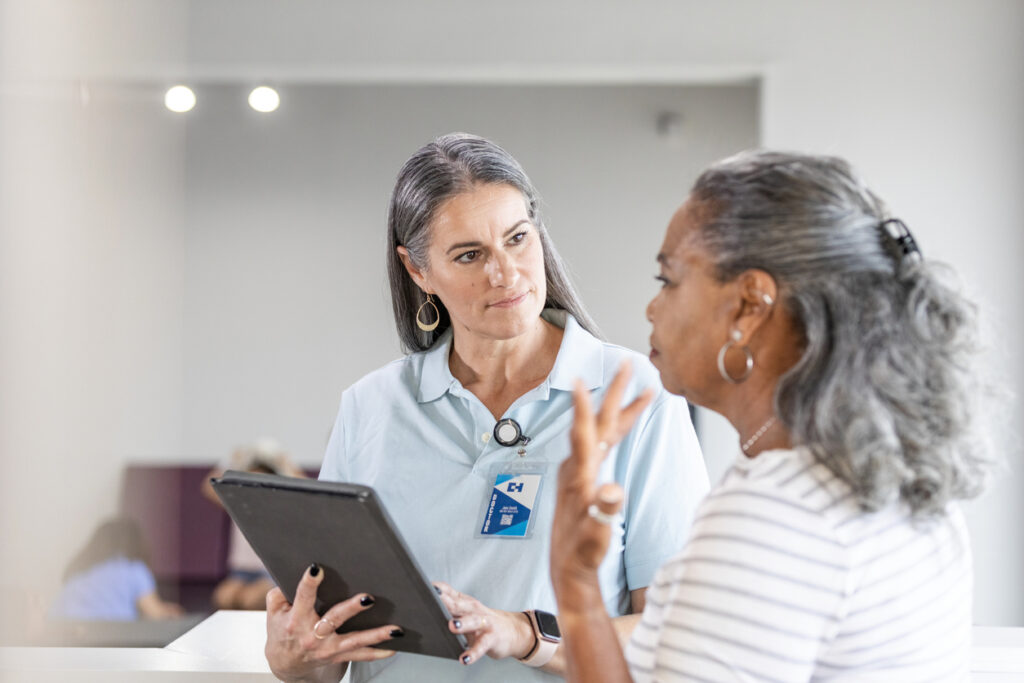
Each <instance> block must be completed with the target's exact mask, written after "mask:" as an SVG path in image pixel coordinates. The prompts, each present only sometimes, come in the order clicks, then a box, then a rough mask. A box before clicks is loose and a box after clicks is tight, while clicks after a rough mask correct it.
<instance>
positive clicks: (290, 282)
mask: <svg viewBox="0 0 1024 683" xmlns="http://www.w3.org/2000/svg"><path fill="white" fill-rule="evenodd" d="M282 95H283V97H284V102H285V105H284V107H282V109H281V110H280V111H279V112H278V113H276V114H274V115H273V116H261V115H258V114H255V113H254V112H251V111H250V112H247V111H246V110H245V109H244V108H243V106H242V103H243V101H244V96H245V92H244V90H242V89H240V88H237V87H216V86H207V87H204V88H202V89H201V90H200V96H201V97H202V101H203V111H202V112H201V113H200V112H197V116H195V117H194V118H193V119H191V120H190V122H189V128H188V144H187V148H188V154H187V166H186V176H187V192H186V198H187V210H186V229H185V244H186V260H185V278H184V281H185V292H186V296H185V318H184V334H185V369H186V370H185V378H186V379H185V394H184V404H185V408H184V410H185V423H184V444H183V445H184V449H183V455H184V456H185V457H190V458H192V457H194V458H199V459H205V460H207V461H208V460H210V459H211V458H218V457H222V455H223V454H225V453H227V452H228V451H229V449H230V448H231V447H232V446H233V445H234V444H236V443H238V442H240V441H244V440H246V439H251V438H253V437H255V436H258V435H259V434H261V433H269V434H272V435H274V436H275V437H277V438H278V439H280V440H281V441H283V442H284V443H285V444H286V445H287V446H289V447H290V448H291V450H292V452H293V453H294V454H295V455H296V456H297V457H298V458H300V460H301V461H302V462H303V463H305V464H307V465H309V466H313V467H315V466H316V465H317V464H318V463H319V462H320V460H321V458H322V456H323V450H324V445H325V443H326V439H327V436H328V431H329V429H330V426H331V425H332V424H333V421H334V415H335V412H336V410H337V404H338V400H339V398H340V395H341V391H342V390H343V389H344V388H345V387H346V386H348V385H349V384H351V383H352V382H354V381H355V380H356V379H358V378H359V377H360V376H362V375H363V374H365V373H366V372H369V371H370V370H372V369H374V368H376V367H379V366H381V365H383V364H384V363H386V362H388V361H390V360H393V359H394V358H397V357H399V355H400V349H399V345H398V341H397V338H396V335H395V331H394V330H395V327H394V319H393V317H392V312H391V300H390V296H389V294H388V292H387V280H386V274H385V266H384V243H385V242H384V236H385V225H386V217H387V202H388V197H389V194H390V192H391V187H392V185H393V184H394V178H395V175H396V174H397V172H398V169H399V168H400V167H401V165H402V163H404V161H405V159H406V158H407V157H408V156H409V155H410V154H411V153H412V152H413V151H415V150H416V149H417V148H418V147H419V146H420V145H422V144H424V143H425V142H427V141H429V140H431V139H433V138H434V137H435V136H437V135H439V134H442V133H446V132H450V131H452V130H468V131H473V132H477V133H480V134H483V135H486V136H488V137H491V138H492V139H494V140H496V141H498V142H500V143H501V144H503V145H505V146H506V147H507V148H508V149H509V150H510V151H511V152H512V153H513V154H514V155H515V156H516V157H517V158H518V159H519V160H520V162H521V163H522V164H523V165H524V167H525V168H526V170H527V172H528V173H529V174H530V176H531V178H532V180H533V181H534V183H535V184H536V186H537V187H538V188H539V190H540V192H541V194H542V199H543V210H544V212H545V216H546V220H547V224H548V227H549V229H550V231H551V233H552V236H553V238H554V239H555V241H556V244H557V245H558V246H559V249H560V251H561V252H562V253H563V255H564V256H565V258H566V259H567V260H568V261H569V262H570V265H571V266H572V267H573V269H574V270H575V272H576V274H577V275H578V282H579V284H580V287H581V293H582V294H583V297H584V300H585V301H586V302H587V303H588V305H589V306H590V308H591V312H592V314H593V315H594V317H595V319H596V320H597V322H598V324H599V325H600V326H601V327H602V329H603V331H604V332H605V334H606V335H607V336H608V338H609V339H611V340H612V341H615V342H617V343H621V344H626V345H628V346H632V347H634V348H638V349H641V350H646V349H647V347H648V346H647V337H648V334H649V329H648V324H647V322H646V320H645V319H644V313H643V311H644V307H645V306H646V304H647V301H648V300H649V299H650V297H651V296H652V295H653V293H654V292H655V290H656V287H655V284H656V283H655V282H654V280H653V275H654V273H655V265H654V255H655V254H656V253H657V250H658V247H659V246H660V244H661V239H662V236H663V232H664V227H665V225H666V224H667V222H668V218H669V217H670V215H671V213H672V211H673V210H674V207H675V206H676V205H677V204H678V203H680V202H681V201H682V199H683V198H684V197H685V194H686V190H687V188H688V187H689V185H690V184H692V182H693V179H694V178H695V177H696V175H697V173H698V172H699V170H700V169H701V168H702V167H703V166H704V165H706V164H707V163H710V162H711V161H713V160H714V159H717V158H720V157H722V156H723V155H726V154H730V153H733V152H735V151H737V150H740V149H744V148H747V147H750V146H752V145H754V144H755V143H756V138H757V126H758V124H757V88H756V87H755V86H753V85H746V86H732V87H692V88H684V87H654V86H647V87H632V88H628V87H571V88H570V87H556V86H550V87H549V86H541V87H514V86H501V87H478V86H445V87H438V86H433V87H407V86H392V87H373V86H348V87H325V86H292V87H286V88H282ZM662 111H675V112H678V113H680V114H682V115H683V116H685V121H686V122H685V125H684V128H683V131H682V134H681V135H680V138H679V140H678V141H676V142H677V144H670V141H669V140H666V139H665V138H663V137H659V135H658V133H657V132H656V129H655V121H656V119H657V116H658V114H659V112H662Z"/></svg>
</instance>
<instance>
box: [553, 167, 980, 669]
mask: <svg viewBox="0 0 1024 683" xmlns="http://www.w3.org/2000/svg"><path fill="white" fill-rule="evenodd" d="M657 260H658V262H659V264H660V266H661V272H660V274H659V276H658V278H657V279H658V280H660V281H661V282H662V289H661V291H660V292H659V293H658V294H657V296H655V298H654V299H653V300H652V301H651V303H650V305H649V307H648V310H647V315H648V319H649V320H650V321H651V323H652V325H653V331H652V334H651V346H652V350H651V357H652V359H653V362H654V364H655V366H656V367H657V368H658V370H659V371H660V373H661V378H662V381H663V382H664V384H665V387H666V388H667V389H668V390H669V391H671V392H673V393H676V394H681V395H683V396H686V397H687V398H689V399H690V400H692V401H694V402H696V403H698V404H700V405H704V406H706V407H708V408H710V409H712V410H715V411H717V412H720V413H722V414H723V415H724V416H726V417H727V418H728V419H729V420H730V422H731V423H732V424H733V425H734V426H735V428H736V430H737V431H738V432H739V434H740V439H741V446H740V449H741V451H742V453H741V454H740V455H739V457H738V459H737V462H736V463H735V465H734V466H733V467H732V469H731V470H730V471H729V472H728V473H727V475H726V477H725V478H724V479H723V481H722V482H721V484H720V485H719V486H718V488H717V489H715V490H714V491H713V492H712V493H711V494H710V495H709V496H708V498H707V499H706V500H705V501H704V502H703V503H702V504H701V507H700V508H699V510H698V516H697V521H696V523H695V525H694V528H693V530H692V533H691V537H690V540H689V542H688V544H687V546H686V548H685V550H684V551H683V552H682V553H681V554H679V555H678V556H677V557H675V558H673V559H672V560H671V561H670V562H668V563H667V564H666V565H664V566H663V567H662V568H661V570H660V571H659V573H658V575H657V576H656V578H655V581H654V583H653V584H652V585H651V587H650V590H649V591H648V594H647V606H646V609H645V611H644V613H643V617H642V619H641V621H640V624H639V626H638V627H637V628H636V630H635V631H634V633H633V636H632V639H631V641H630V643H629V645H628V647H627V648H626V651H625V655H623V653H622V651H621V650H620V649H619V647H618V643H617V641H616V637H615V634H614V632H613V631H612V629H611V628H610V626H609V625H608V621H607V619H606V618H605V617H604V616H603V615H602V614H601V613H600V609H599V607H600V604H601V602H600V597H599V595H600V593H599V586H598V584H597V582H596V581H595V579H594V576H595V575H594V569H595V567H596V566H597V562H598V561H599V559H600V557H601V555H602V553H603V552H604V550H605V548H606V545H607V542H608V538H609V528H608V526H607V525H606V524H605V522H607V521H608V520H609V519H611V515H614V514H615V513H616V512H617V511H618V510H619V508H620V507H621V504H622V491H621V489H619V488H618V487H617V486H615V485H604V486H597V485H596V484H595V481H594V473H595V472H596V470H597V468H598V467H600V463H601V461H602V458H603V457H604V453H605V450H604V448H602V446H603V445H606V444H610V443H614V440H615V439H616V438H617V437H618V435H619V434H620V433H623V432H624V431H625V430H626V429H628V426H629V425H630V424H631V421H632V414H633V413H635V412H636V411H637V410H638V409H640V408H642V406H643V402H642V401H640V402H635V403H633V404H631V406H630V407H629V408H628V409H627V410H626V411H623V410H622V409H621V408H620V403H619V399H620V395H619V393H618V389H619V386H620V384H619V382H618V381H615V382H613V385H612V388H611V389H610V390H609V392H608V394H607V396H606V398H605V401H604V405H602V406H601V408H600V410H599V411H598V412H597V413H596V414H595V412H594V411H593V410H592V409H591V407H590V405H591V402H590V398H589V396H588V395H587V394H586V392H583V391H578V392H577V393H576V395H575V396H574V398H575V402H576V418H575V422H574V426H573V431H572V449H573V454H572V456H571V457H570V458H569V459H568V460H566V462H565V463H564V464H563V465H562V468H561V472H560V477H559V492H558V511H557V513H556V520H555V529H554V531H553V533H552V537H553V538H552V558H551V564H552V577H553V580H554V584H555V592H556V595H557V596H558V606H559V611H560V618H561V624H562V631H563V635H564V638H565V644H564V647H565V648H566V650H567V654H568V658H569V672H570V676H569V678H570V679H571V680H578V681H587V682H588V683H594V682H599V681H625V680H630V677H631V676H632V679H633V680H636V681H650V680H658V681H669V680H701V681H737V680H743V681H753V680H765V681H807V680H819V679H828V680H844V681H845V680H857V681H865V680H872V681H874V680H877V681H894V680H899V681H954V680H955V681H960V680H965V679H967V678H968V677H969V654H970V652H969V650H970V628H971V583H972V578H971V576H972V575H971V554H970V546H969V543H968V538H967V531H966V528H965V526H964V521H963V518H962V516H961V513H960V511H959V509H958V506H957V504H956V501H957V500H959V499H965V498H970V497H972V496H974V495H976V494H977V493H978V492H979V491H980V490H981V488H982V484H983V481H984V479H985V474H986V470H987V469H988V466H989V464H990V463H989V460H988V457H987V455H986V450H985V448H984V447H983V444H984V439H983V438H980V437H979V434H978V433H977V432H978V431H980V430H977V429H975V417H976V415H977V414H978V408H977V407H976V404H977V399H978V398H979V397H980V395H981V392H980V387H979V385H978V384H977V380H976V375H975V374H974V373H973V372H972V365H971V362H970V361H971V355H972V352H973V350H974V346H975V341H974V311H973V308H972V307H971V305H969V304H968V303H967V302H965V301H964V299H963V298H961V296H960V295H959V294H958V293H956V292H955V291H954V290H953V289H951V288H950V287H949V286H947V285H946V284H944V283H943V282H942V280H941V279H940V278H939V276H938V275H939V274H938V272H937V268H936V267H935V264H932V263H931V262H929V261H927V260H924V259H923V258H922V256H921V251H920V249H919V248H918V246H917V244H916V242H915V241H914V238H913V237H912V236H911V233H910V231H909V230H908V229H907V227H906V226H905V225H904V224H903V222H902V221H900V220H898V219H896V218H893V217H892V216H891V215H890V214H889V213H888V211H887V210H886V208H885V207H884V206H883V204H882V202H881V201H880V200H879V199H878V198H877V197H876V196H875V195H874V194H872V193H871V192H870V191H869V190H868V189H867V188H866V187H865V186H864V185H863V183H862V182H861V181H860V180H859V179H858V178H857V176H856V175H854V173H853V171H852V170H851V169H850V167H849V166H848V165H847V164H846V163H845V162H844V161H842V160H840V159H836V158H831V157H816V156H803V155H795V154H779V153H772V152H755V153H745V154H741V155H739V156H736V157H733V158H730V159H726V160H725V161H722V162H720V163H718V164H715V165H714V166H712V167H711V168H709V169H708V170H707V171H705V172H704V173H703V175H701V176H700V178H699V179H698V180H697V182H696V184H695V185H694V187H693V190H692V192H691V194H690V197H689V199H688V200H687V201H686V202H685V203H684V204H683V205H682V207H681V208H680V209H679V210H678V211H677V212H676V214H675V216H674V217H673V218H672V221H671V223H670V224H669V227H668V231H667V234H666V236H665V240H664V243H663V246H662V248H661V252H660V253H659V254H658V259H657Z"/></svg>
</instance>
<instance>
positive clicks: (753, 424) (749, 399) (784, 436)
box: [722, 377, 792, 458]
mask: <svg viewBox="0 0 1024 683" xmlns="http://www.w3.org/2000/svg"><path fill="white" fill-rule="evenodd" d="M751 380H754V378H753V377H751ZM744 389H745V391H741V392H740V391H738V392H735V393H736V394H737V395H736V396H735V397H734V399H735V400H733V401H732V402H731V405H730V406H729V407H728V408H726V409H724V410H723V411H722V412H723V414H724V415H725V416H726V417H727V418H728V420H729V422H731V423H732V426H733V427H734V428H735V429H736V431H737V432H738V433H739V442H740V446H741V448H742V446H744V445H746V446H747V447H746V448H742V450H743V454H744V455H745V456H747V457H748V458H754V457H757V455H758V454H759V453H762V452H764V451H770V450H774V449H776V448H790V447H792V443H791V441H790V438H789V432H788V431H787V430H786V427H785V426H784V425H783V424H782V423H781V422H779V421H778V419H777V416H776V415H775V409H774V396H775V383H774V382H772V383H770V384H767V383H766V384H753V383H752V384H750V386H746V387H744ZM772 418H776V419H775V420H774V421H773V422H770V421H771V420H772ZM769 422H770V424H769ZM765 425H768V427H767V429H764V430H763V431H761V435H760V436H758V437H756V438H755V435H756V434H757V433H758V431H759V430H761V429H762V428H763V427H764V426H765ZM752 439H753V443H750V442H751V440H752ZM748 444H749V445H748Z"/></svg>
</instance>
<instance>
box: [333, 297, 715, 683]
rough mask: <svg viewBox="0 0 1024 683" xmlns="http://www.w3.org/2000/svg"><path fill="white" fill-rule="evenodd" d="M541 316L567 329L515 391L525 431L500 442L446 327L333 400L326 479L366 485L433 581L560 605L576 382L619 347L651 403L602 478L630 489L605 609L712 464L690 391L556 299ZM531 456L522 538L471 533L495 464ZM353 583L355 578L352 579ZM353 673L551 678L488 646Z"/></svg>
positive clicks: (683, 511)
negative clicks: (559, 483) (560, 540)
mask: <svg viewBox="0 0 1024 683" xmlns="http://www.w3.org/2000/svg"><path fill="white" fill-rule="evenodd" d="M543 315H544V318H545V319H546V320H548V321H549V322H552V323H553V324H556V325H558V326H559V327H562V328H564V330H565V334H564V335H563V337H562V344H561V347H560V348H559V351H558V356H557V358H556V359H555V364H554V367H553V368H552V370H551V374H550V375H549V376H548V378H547V379H546V380H545V381H544V382H543V383H542V384H541V385H540V386H538V387H536V388H535V389H533V390H531V391H529V392H527V393H526V394H525V395H523V396H521V397H520V398H519V399H518V400H516V402H515V403H513V404H512V406H511V407H510V408H509V409H508V410H507V411H506V413H505V415H504V416H503V417H511V418H513V419H515V420H516V421H517V422H518V423H519V424H520V425H521V426H522V430H523V433H524V434H525V435H526V436H528V437H530V439H531V441H530V443H529V444H528V445H526V446H525V447H524V450H525V451H526V454H525V455H522V456H521V455H520V454H519V452H518V451H519V448H518V447H506V446H502V445H501V444H499V443H498V442H497V441H496V440H495V439H494V438H493V437H492V436H491V435H492V432H493V430H494V425H495V423H496V420H495V419H494V416H493V415H491V413H490V412H489V411H488V410H487V408H486V407H485V406H484V404H483V403H482V402H481V401H480V400H479V399H478V398H477V397H476V396H475V395H474V394H472V393H470V392H469V391H467V390H466V389H465V388H463V386H462V384H461V383H460V382H459V381H458V380H456V379H455V377H453V376H452V373H451V371H450V370H449V367H448V355H449V351H450V349H451V342H452V333H451V330H449V331H448V332H446V333H445V334H444V335H442V337H441V338H440V339H438V341H437V342H436V343H435V344H434V346H433V347H431V348H430V349H429V350H428V351H425V352H422V353H414V354H411V355H409V356H406V357H405V358H402V359H400V360H397V361H394V362H392V363H390V364H388V365H386V366H384V367H383V368H380V369H379V370H376V371H374V372H372V373H370V374H369V375H367V376H366V377H364V378H362V379H361V380H359V381H358V382H356V383H355V384H354V385H352V386H351V387H349V389H347V390H346V391H345V392H344V394H343V395H342V398H341V407H340V409H339V411H338V419H337V421H336V422H335V425H334V431H333V433H332V435H331V440H330V443H329V444H328V446H327V455H326V457H325V458H324V463H323V467H322V469H321V471H320V478H321V479H324V480H329V481H347V482H354V483H358V484H366V485H369V486H372V487H373V488H374V489H375V490H376V491H377V493H378V494H379V495H380V497H381V499H382V501H383V503H384V505H385V507H386V508H387V510H388V512H389V513H390V515H391V517H392V519H393V520H394V522H395V524H396V525H397V526H398V528H399V530H400V532H401V534H402V536H403V538H404V539H405V541H406V543H407V544H408V546H409V547H410V548H411V550H412V552H413V554H414V555H415V557H416V559H417V561H418V562H419V564H420V566H421V567H423V570H424V572H426V574H427V577H428V579H430V580H433V581H438V580H439V581H445V582H447V583H449V584H451V585H452V586H453V587H455V588H456V589H457V590H459V591H462V592H464V593H467V594H469V595H472V596H474V597H476V598H477V599H479V600H480V601H481V602H483V603H484V604H485V605H488V606H490V607H494V608H497V609H503V610H511V611H521V610H526V609H542V610H546V611H549V612H556V611H557V610H556V605H555V596H554V592H553V590H552V588H551V580H550V576H549V567H548V549H549V546H550V543H551V536H550V534H551V521H552V515H553V513H554V509H555V492H556V478H557V476H558V465H559V464H560V463H561V461H562V460H563V459H564V458H565V457H567V456H568V454H569V428H570V426H571V425H572V414H573V411H572V394H571V392H572V388H573V384H574V382H575V381H576V379H577V378H580V379H582V380H583V382H584V383H585V385H586V386H587V387H588V388H589V389H590V391H591V392H592V396H593V399H594V401H595V404H597V403H599V402H600V401H601V400H602V398H603V396H604V393H605V391H606V389H607V385H608V384H609V383H610V382H611V379H612V378H613V377H614V376H615V372H616V370H617V369H618V367H619V365H620V363H621V362H622V361H623V360H624V359H627V358H628V359H630V360H632V362H633V376H632V379H631V381H630V385H629V387H628V390H627V391H626V396H625V399H624V402H626V403H628V402H629V401H632V400H633V399H634V398H635V397H636V396H637V395H638V394H639V393H640V392H641V391H642V390H643V389H644V388H646V387H654V388H656V390H657V394H656V397H655V400H654V402H653V403H652V405H651V406H649V407H648V409H647V410H646V412H645V413H644V414H643V415H641V417H640V419H639V420H638V421H637V425H636V426H635V427H634V428H633V430H632V431H631V432H630V433H629V434H628V435H627V436H626V437H625V438H624V439H623V440H622V442H621V443H619V444H618V445H617V446H615V447H614V448H612V450H611V452H610V453H609V456H608V457H607V459H606V460H605V462H604V464H603V466H602V468H601V473H600V480H601V481H613V480H614V481H617V482H619V483H620V484H621V485H622V486H623V487H624V489H625V493H626V499H625V505H624V507H623V511H622V513H621V515H620V523H619V524H617V525H614V526H613V536H612V543H611V546H610V548H609V552H608V556H607V557H606V558H605V560H604V563H603V564H602V565H601V567H600V569H599V576H600V581H601V591H602V594H603V596H604V600H605V604H606V605H607V607H608V611H609V613H611V614H612V615H620V614H626V613H627V612H628V611H629V610H628V607H629V591H630V590H633V589H636V588H643V587H645V586H647V585H648V584H649V583H650V582H651V580H652V578H653V576H654V572H655V571H656V570H657V569H658V567H659V566H661V564H662V563H663V562H665V561H666V560H668V559H669V558H670V557H672V556H673V555H674V554H676V553H677V552H678V551H679V550H680V549H682V547H683V545H684V543H685V541H686V537H687V533H688V531H689V528H690V524H691V522H692V520H693V515H694V510H695V508H696V506H697V504H698V503H699V502H700V500H701V499H702V498H703V497H704V495H705V494H706V493H707V491H708V479H707V472H706V470H705V468H704V462H703V459H702V457H701V453H700V446H699V444H698V443H697V438H696V435H695V434H694V431H693V426H692V425H691V423H690V417H689V412H688V411H687V407H686V402H685V401H684V400H683V399H682V398H679V397H677V396H673V395H671V394H669V393H668V392H666V391H665V390H664V389H663V388H662V387H661V383H660V381H659V377H658V373H657V370H655V369H654V367H653V366H652V365H651V364H650V362H649V361H648V360H647V358H646V357H644V356H642V355H640V354H638V353H636V352H634V351H629V350H627V349H624V348H622V347H619V346H614V345H612V344H607V343H604V342H601V341H600V340H598V339H597V338H595V337H594V336H592V335H591V334H589V333H588V332H587V331H586V330H584V329H583V328H582V327H580V326H579V324H578V323H577V322H576V320H575V319H574V318H573V317H572V316H571V315H568V314H567V313H565V312H564V311H554V310H546V311H545V312H544V314H543ZM515 462H520V463H522V462H529V463H531V465H534V464H536V466H537V470H538V471H542V472H543V474H544V477H543V480H542V483H541V488H540V492H539V494H538V496H537V499H536V501H535V503H534V507H533V515H534V517H535V520H534V526H533V533H532V535H531V536H530V537H529V538H499V537H493V536H492V537H482V536H480V535H479V531H480V529H481V525H482V522H483V515H484V514H485V512H486V505H485V501H486V500H487V499H489V498H490V495H491V492H492V490H493V487H494V484H495V475H496V473H497V472H498V471H501V470H502V469H503V468H504V467H506V466H507V465H508V464H509V463H515ZM355 589H356V590H358V587H355ZM352 680H353V681H354V682H361V681H369V680H373V681H376V682H378V683H384V682H385V681H395V682H398V681H403V682H404V681H438V682H440V681H446V682H447V681H488V682H491V681H493V682H494V683H497V682H499V681H500V682H502V683H506V682H516V681H550V680H559V679H558V677H555V676H552V675H550V674H547V673H544V672H541V671H539V670H536V669H531V668H529V667H526V666H524V665H522V664H519V663H518V662H516V661H515V660H514V659H507V660H501V661H495V660H492V659H490V658H483V659H481V660H480V661H478V662H476V663H474V664H472V665H470V666H469V667H466V666H463V665H462V664H460V663H458V662H456V661H454V660H452V661H449V660H444V659H439V658H434V657H425V656H419V655H410V654H402V653H400V654H398V655H395V656H394V657H391V658H389V659H387V660H383V661H381V662H374V663H369V664H355V665H353V668H352Z"/></svg>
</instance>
